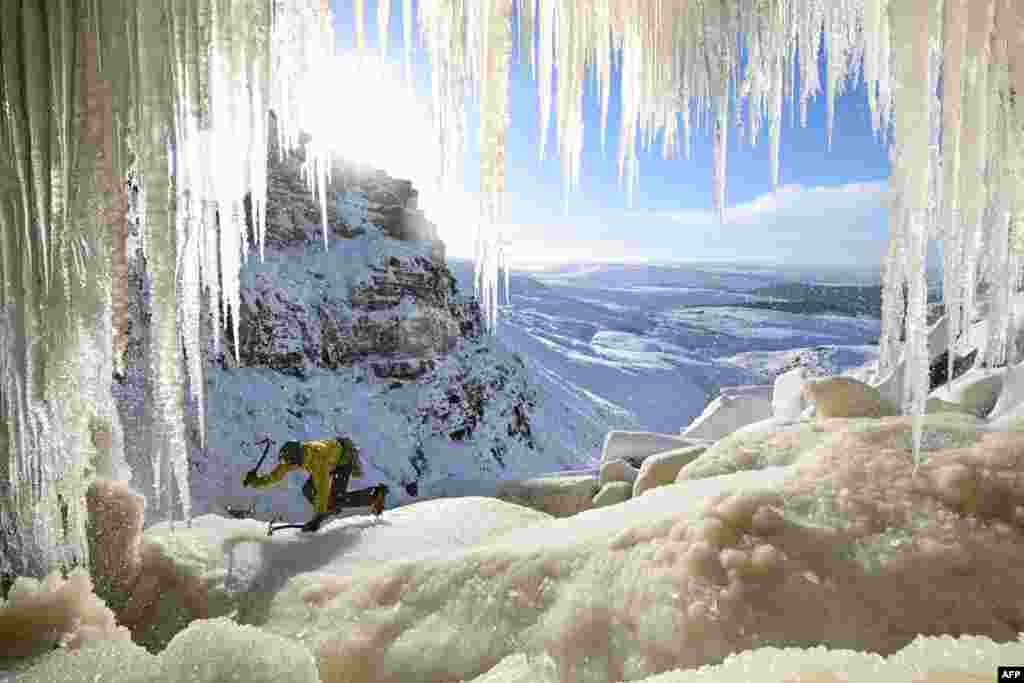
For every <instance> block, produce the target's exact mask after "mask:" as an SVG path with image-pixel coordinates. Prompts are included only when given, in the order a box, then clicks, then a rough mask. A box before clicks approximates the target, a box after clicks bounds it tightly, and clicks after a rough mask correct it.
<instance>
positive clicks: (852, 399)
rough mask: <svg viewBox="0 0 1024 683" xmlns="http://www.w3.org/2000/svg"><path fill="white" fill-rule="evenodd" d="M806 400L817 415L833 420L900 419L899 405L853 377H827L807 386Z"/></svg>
mask: <svg viewBox="0 0 1024 683" xmlns="http://www.w3.org/2000/svg"><path fill="white" fill-rule="evenodd" d="M803 392H804V397H805V399H806V400H807V401H808V402H810V403H813V404H814V414H815V416H816V417H819V418H830V417H845V418H850V417H883V416H886V415H897V414H898V413H899V410H898V409H897V407H896V405H895V404H893V403H892V402H890V401H888V400H887V399H885V397H884V396H882V394H881V392H879V390H878V389H876V388H875V387H872V386H871V385H869V384H865V383H864V382H858V381H857V380H855V379H853V378H850V377H828V378H825V379H818V380H811V381H809V382H806V383H805V384H804V389H803Z"/></svg>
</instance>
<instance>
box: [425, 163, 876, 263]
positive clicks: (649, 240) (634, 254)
mask: <svg viewBox="0 0 1024 683" xmlns="http://www.w3.org/2000/svg"><path fill="white" fill-rule="evenodd" d="M887 204H888V183H887V182H885V181H881V182H867V183H848V184H845V185H836V186H821V187H805V186H802V185H785V186H782V187H780V188H779V189H778V191H776V192H774V193H767V194H764V195H761V196H759V197H757V198H755V199H753V200H751V201H749V202H746V203H743V204H738V205H735V206H731V207H729V209H728V211H727V214H726V222H725V224H724V225H721V224H719V222H718V216H717V214H715V213H714V212H713V211H710V210H705V209H688V208H684V209H677V210H673V211H629V212H616V213H611V212H608V213H606V214H604V215H600V216H570V217H569V218H565V219H563V221H564V222H559V223H551V224H519V225H505V226H502V229H503V231H504V234H505V235H506V236H507V237H508V238H509V239H510V245H509V254H510V261H511V262H512V264H513V266H514V267H528V266H529V265H532V264H551V263H568V262H580V261H587V262H602V261H617V262H637V261H652V260H654V261H707V260H715V261H763V262H779V263H791V264H794V265H877V264H878V263H880V262H881V258H882V254H883V253H884V249H885V238H886V235H887V234H888V225H887V215H886V210H885V209H886V206H887ZM460 223H465V224H466V225H472V226H473V227H474V228H475V225H476V221H475V217H474V219H473V220H468V219H466V220H461V221H460V220H458V219H456V217H455V216H450V217H445V218H444V219H442V220H440V221H438V225H439V226H440V227H441V232H442V238H443V239H444V240H445V242H446V244H447V245H448V251H449V253H450V254H452V255H461V256H466V257H470V258H471V257H472V246H471V245H472V239H471V235H474V236H475V230H468V229H463V230H458V229H457V227H456V226H458V225H459V224H460Z"/></svg>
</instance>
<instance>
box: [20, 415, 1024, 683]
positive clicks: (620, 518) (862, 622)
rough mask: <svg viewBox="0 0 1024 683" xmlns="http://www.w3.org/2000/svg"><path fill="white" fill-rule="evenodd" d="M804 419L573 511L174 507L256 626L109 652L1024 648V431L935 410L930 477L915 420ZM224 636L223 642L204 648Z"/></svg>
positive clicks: (807, 662)
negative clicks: (706, 462)
mask: <svg viewBox="0 0 1024 683" xmlns="http://www.w3.org/2000/svg"><path fill="white" fill-rule="evenodd" d="M807 426H808V427H809V428H811V429H813V430H816V431H818V432H819V433H820V434H821V435H822V437H823V440H822V441H818V442H817V444H816V445H815V444H813V443H807V444H806V445H805V446H803V447H799V448H798V449H797V451H793V450H792V449H790V448H789V447H788V446H785V445H784V444H782V443H781V442H777V443H776V442H773V441H771V439H770V438H769V439H767V440H766V439H764V438H762V439H761V440H760V441H756V440H753V441H748V447H749V448H754V449H767V451H768V452H771V451H773V450H774V451H775V452H777V453H778V455H769V454H768V453H767V452H766V454H765V456H764V459H763V460H760V461H757V462H755V461H753V460H750V459H749V457H748V456H747V455H745V451H746V450H748V449H742V448H741V449H735V450H733V451H732V454H731V455H730V454H724V453H720V457H719V458H718V459H719V461H720V462H722V463H729V466H728V467H727V469H728V470H730V471H732V474H726V475H723V476H710V477H709V476H707V474H711V473H706V474H705V475H701V476H702V477H703V478H698V479H692V480H688V481H686V482H683V483H678V484H673V485H665V486H660V487H658V488H656V489H653V490H651V491H648V492H646V493H645V494H644V495H642V496H640V497H637V498H633V499H630V500H628V501H626V502H623V503H620V504H617V505H612V506H608V507H603V508H600V509H594V510H589V511H586V512H583V513H581V514H578V515H575V516H573V517H569V518H565V519H557V520H552V519H548V518H546V516H544V515H542V514H540V513H537V512H534V511H530V510H526V509H523V508H519V507H517V506H514V505H509V504H507V503H502V502H500V501H494V500H491V499H483V498H462V499H457V500H435V501H426V502H423V503H418V504H416V505H411V506H408V507H405V508H402V509H399V510H389V511H386V512H385V514H384V516H383V518H382V519H381V520H380V521H375V520H373V519H372V518H358V517H357V518H350V519H345V520H336V521H333V522H330V523H329V524H328V525H327V526H326V527H325V529H324V531H322V532H321V533H320V534H317V535H315V536H307V535H304V534H301V533H298V532H294V531H289V532H280V533H279V534H275V536H274V537H273V538H267V537H266V536H265V535H264V534H263V533H261V531H260V530H259V529H258V528H257V527H259V526H260V525H259V524H258V523H257V522H255V521H251V520H230V519H225V518H222V517H212V516H210V517H203V518H201V519H197V520H196V523H195V525H194V526H193V528H192V529H185V528H178V529H176V530H174V531H173V532H172V531H170V530H169V529H168V528H167V527H166V525H161V526H159V527H156V528H154V529H152V530H150V531H148V532H146V534H145V535H144V539H145V540H149V541H152V542H158V543H159V544H160V545H161V546H162V547H164V548H165V549H166V551H167V552H169V554H170V557H172V558H173V562H174V564H175V565H176V566H178V567H185V566H188V567H192V568H193V569H192V570H191V571H192V572H193V573H194V574H195V575H197V576H199V577H200V580H201V582H206V585H209V586H212V589H211V590H210V591H209V593H208V597H209V599H210V601H211V604H212V603H213V602H214V600H226V601H227V603H228V604H229V605H230V604H233V605H235V606H236V607H235V610H237V611H234V612H233V613H234V614H235V618H236V619H237V620H239V621H241V622H243V623H248V624H251V625H252V626H255V627H256V628H257V630H255V631H248V632H245V631H238V630H237V627H235V626H233V625H232V624H230V623H228V622H225V621H223V620H221V621H216V622H196V623H195V624H193V625H192V626H191V627H190V628H189V629H187V630H185V631H183V632H182V633H181V634H179V635H178V636H177V637H176V638H175V639H174V640H173V641H171V643H170V646H169V647H168V648H167V650H166V651H165V652H164V653H162V654H161V655H160V656H159V659H158V660H153V659H147V657H148V656H146V657H143V656H142V653H140V652H138V651H135V654H131V653H129V652H128V649H130V648H128V649H126V646H125V645H116V644H115V645H111V646H101V647H113V648H120V649H119V650H117V651H118V652H124V653H125V656H124V660H123V662H124V665H125V666H127V665H128V664H129V663H130V662H134V661H136V658H138V657H141V659H139V660H138V661H139V662H140V670H142V669H141V667H142V666H143V665H145V666H154V665H157V666H163V667H169V666H171V667H173V666H179V665H180V664H177V663H174V662H179V660H178V657H180V656H182V654H180V653H183V652H184V650H185V648H184V645H185V643H195V645H193V646H191V647H192V652H191V653H190V656H191V657H192V658H193V660H194V664H195V666H196V667H197V668H196V669H195V671H196V672H197V674H199V677H198V678H197V679H196V680H201V681H202V680H212V679H210V678H204V677H203V676H202V674H200V673H199V672H202V671H203V670H204V668H205V667H207V666H210V667H221V669H220V670H222V671H229V672H240V671H243V670H248V669H246V668H245V666H246V665H245V664H243V663H242V662H241V661H240V658H242V657H245V656H252V655H251V653H252V652H253V650H252V648H253V647H256V644H257V643H262V642H264V641H263V640H260V639H261V638H264V637H268V638H270V637H274V636H276V637H281V638H283V639H284V641H280V642H281V645H280V646H279V647H280V648H283V649H282V652H285V651H287V652H288V653H289V654H288V656H287V657H286V658H284V657H283V658H282V659H281V660H280V661H284V659H287V660H288V661H289V662H291V664H290V666H293V667H295V669H294V674H295V676H300V680H305V679H304V678H301V675H302V674H301V672H302V671H304V670H305V669H304V668H303V667H306V666H307V664H306V662H308V660H307V659H305V658H304V657H303V656H301V654H300V653H303V652H305V653H309V655H310V656H311V657H312V658H313V661H314V662H315V664H316V666H317V669H318V671H319V674H320V677H321V680H322V681H326V682H331V683H333V682H335V681H338V682H341V681H350V682H351V681H356V682H363V681H366V682H369V681H375V682H377V681H383V682H385V683H386V682H389V681H394V682H396V683H397V682H398V681H405V680H420V681H441V680H465V681H478V682H479V681H492V682H493V681H526V680H537V681H543V682H548V681H556V680H574V681H576V680H589V681H600V682H607V683H612V682H614V681H620V680H623V679H628V680H647V679H648V678H649V679H650V680H655V681H668V682H671V681H676V680H679V681H688V680H691V679H693V680H702V679H701V678H697V679H694V676H704V677H707V676H711V677H712V678H711V680H720V677H721V679H723V680H729V678H728V677H729V676H734V677H736V678H737V680H743V679H742V678H741V673H740V672H742V671H750V668H749V667H751V666H754V665H755V664H758V665H759V666H762V667H764V669H765V673H764V675H765V676H768V677H769V678H768V680H777V681H782V680H786V679H785V677H784V676H783V672H790V673H793V672H796V671H800V672H807V673H808V675H809V673H810V672H812V671H818V672H820V671H822V670H833V669H834V668H835V672H836V673H837V674H838V673H840V672H842V673H845V674H847V675H849V673H850V672H851V671H854V670H858V671H859V670H861V669H863V670H864V671H873V672H875V673H874V674H873V675H875V676H876V677H877V678H878V679H879V680H907V679H906V675H907V673H906V672H907V671H908V667H915V670H916V671H917V672H926V671H932V672H940V671H947V672H952V671H960V672H971V673H974V674H977V675H991V671H992V668H993V667H994V666H995V665H996V664H997V663H998V664H1004V665H1005V664H1012V663H1013V662H1012V661H1008V659H1007V658H1008V657H1013V656H1020V655H1018V654H1016V652H1017V650H1015V649H1013V648H1009V646H1004V647H1003V648H996V647H995V646H994V645H993V644H992V640H989V638H991V639H993V640H994V641H997V642H1002V643H1014V642H1016V641H1017V639H1018V631H1019V630H1020V629H1019V628H1017V625H1019V624H1020V623H1024V622H1022V620H1024V613H1021V611H1020V606H1019V605H1015V604H1014V603H1013V602H1012V601H1009V602H1008V601H1007V600H1006V596H1007V595H1014V594H1018V593H1019V592H1020V591H1021V590H1024V585H1022V584H1021V581H1022V579H1021V577H1020V576H1019V572H1018V571H1017V570H1016V567H1017V565H1018V562H1017V560H1018V559H1019V558H1020V557H1021V555H1022V553H1024V533H1022V531H1021V528H1022V525H1024V518H1022V517H1021V513H1020V510H1021V509H1024V505H1022V504H1024V497H1022V496H1024V493H1022V492H1021V491H1020V488H1019V486H1017V484H1016V483H1015V482H1016V479H1015V477H1013V476H1012V474H1013V473H1014V472H1016V471H1018V470H1019V468H1020V466H1021V459H1022V458H1024V439H1022V436H1021V434H1020V433H1019V432H1018V433H1009V432H993V431H988V430H986V429H984V428H983V426H982V425H980V424H979V422H978V421H977V420H973V419H968V418H963V417H958V416H951V415H946V416H935V417H929V418H928V419H927V424H926V426H925V429H926V434H931V437H930V438H926V440H925V444H924V446H923V449H922V450H923V459H922V462H921V464H920V467H919V468H918V470H917V472H916V474H915V473H914V469H915V468H914V462H913V453H912V443H913V433H912V431H913V430H912V420H911V419H910V418H886V419H883V420H855V421H850V420H831V421H823V422H815V423H807ZM767 435H768V432H767V431H763V435H762V436H767ZM799 440H800V439H798V441H799ZM713 450H714V449H712V451H708V454H710V453H712V452H713ZM783 451H787V452H789V453H791V454H792V455H790V456H783V455H782V453H783ZM695 463H696V461H695ZM774 463H778V464H774ZM173 538H176V539H177V540H173ZM171 541H173V542H171ZM218 595H220V596H222V597H221V598H218V597H217V596H218ZM779 605H784V606H785V608H784V609H779ZM223 608H224V607H223V606H222V607H221V608H219V609H223ZM0 615H2V612H0ZM204 629H206V630H205V631H204ZM232 629H236V630H234V631H233V630H232ZM204 633H206V634H208V635H205V636H204V635H203V634H204ZM215 633H216V634H217V635H216V636H215V635H214V634H215ZM243 633H245V635H244V636H243ZM235 634H237V635H235ZM917 634H953V635H954V636H955V635H959V634H974V635H979V636H986V638H980V639H974V640H970V639H967V642H968V643H970V645H971V647H973V648H974V650H973V654H970V655H965V656H961V655H963V654H964V651H962V650H961V648H962V647H965V643H964V642H957V641H953V640H952V639H949V638H948V637H946V638H944V639H941V640H937V641H932V644H931V645H930V646H928V647H925V645H924V644H923V643H922V642H917V643H914V644H913V645H911V642H912V641H913V640H914V639H915V637H916V636H917ZM213 637H216V638H217V639H219V640H220V644H219V646H218V647H217V648H216V649H214V650H211V651H209V652H208V654H207V655H202V654H199V652H200V651H203V652H205V651H206V648H205V647H200V646H199V643H200V642H202V641H203V640H204V639H205V638H213ZM265 642H266V643H267V645H268V646H269V644H270V643H271V642H279V641H272V640H266V641H265ZM908 645H910V649H909V650H908V651H905V652H901V650H902V649H903V648H905V647H907V646H908ZM815 646H824V648H830V649H831V650H846V651H851V650H852V651H857V652H858V653H859V654H854V653H852V652H826V651H825V649H824V648H817V647H815ZM780 647H787V648H791V649H789V650H786V651H780V650H778V649H777V648H780ZM1015 647H1017V648H1021V647H1022V646H1021V645H1016V646H1015ZM798 648H802V651H801V652H797V649H798ZM915 651H916V654H914V655H911V654H910V653H913V652H915ZM90 652H91V653H94V654H91V655H88V657H87V658H86V659H74V658H75V657H81V656H82V655H81V654H75V653H65V652H56V653H52V654H47V655H44V656H43V657H42V659H41V660H35V661H36V662H37V664H38V665H37V667H36V668H35V669H33V670H29V671H28V672H27V673H24V672H23V674H22V675H19V680H32V681H34V680H47V681H53V682H54V683H56V682H58V681H61V682H64V681H67V682H70V681H89V680H93V679H94V677H95V676H96V675H97V674H98V673H99V672H102V671H110V668H108V667H113V666H116V663H115V659H114V658H112V657H108V656H102V655H101V654H100V652H102V650H99V649H95V648H89V649H87V650H84V651H83V653H90ZM867 652H872V653H878V654H879V655H882V656H885V657H888V659H889V661H888V663H887V664H885V665H884V666H883V661H882V658H881V657H878V655H867V654H864V653H867ZM730 653H739V655H738V656H737V657H732V658H728V659H726V658H727V655H729V654H730ZM89 657H93V658H97V660H96V661H93V660H91V659H89ZM723 660H725V661H724V662H723ZM236 661H237V662H238V663H237V664H232V663H234V662H236ZM78 662H81V663H82V664H81V665H80V666H74V665H73V663H78ZM85 662H91V663H89V664H85ZM147 662H148V663H147ZM268 666H270V665H269V664H268ZM275 666H276V665H275ZM281 666H284V665H283V664H281ZM699 666H709V667H712V668H707V669H704V670H703V671H701V672H699V673H698V671H697V670H696V667H699ZM842 666H847V667H861V669H850V668H848V669H840V668H839V667H842ZM677 668H681V669H686V671H680V672H675V673H665V672H671V671H672V670H673V669H677ZM274 670H275V671H279V672H281V675H287V673H286V670H285V669H281V668H274ZM54 672H57V673H54ZM656 674H660V676H656ZM890 674H891V675H890ZM33 676H34V677H33ZM45 676H49V678H45ZM771 676H775V678H774V679H772V678H771ZM901 676H902V678H901ZM156 680H161V679H159V678H157V679H156ZM256 680H262V679H259V678H257V679H256ZM952 680H956V679H952Z"/></svg>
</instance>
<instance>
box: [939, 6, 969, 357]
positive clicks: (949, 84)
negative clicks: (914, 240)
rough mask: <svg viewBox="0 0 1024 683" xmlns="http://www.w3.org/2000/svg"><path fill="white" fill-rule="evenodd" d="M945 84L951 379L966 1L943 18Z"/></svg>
mask: <svg viewBox="0 0 1024 683" xmlns="http://www.w3.org/2000/svg"><path fill="white" fill-rule="evenodd" d="M943 20H944V23H943V79H942V80H943V85H942V91H943V92H942V119H943V120H942V124H943V125H942V127H943V133H942V150H943V172H944V174H945V177H944V179H943V184H942V189H943V193H942V216H941V219H940V220H941V221H942V226H943V230H944V235H943V243H942V246H943V282H942V298H943V301H944V303H945V306H946V324H947V326H948V328H947V329H948V336H947V338H948V340H949V343H948V348H947V351H948V361H949V364H948V367H947V376H948V377H952V376H953V364H954V362H955V361H956V353H957V342H958V340H959V337H960V333H961V331H962V330H963V327H962V321H963V291H962V290H961V288H960V282H959V278H958V274H959V270H960V268H961V267H962V265H963V232H962V230H961V219H960V187H961V186H960V169H961V151H960V150H961V147H960V141H961V124H962V121H963V117H962V103H963V72H962V65H963V59H964V49H965V40H966V37H967V31H966V29H967V17H966V7H965V5H964V0H946V2H945V7H944V16H943Z"/></svg>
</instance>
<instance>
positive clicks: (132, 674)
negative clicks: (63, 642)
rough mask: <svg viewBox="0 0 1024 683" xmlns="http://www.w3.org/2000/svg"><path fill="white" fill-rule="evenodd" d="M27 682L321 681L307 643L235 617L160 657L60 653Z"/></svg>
mask: <svg viewBox="0 0 1024 683" xmlns="http://www.w3.org/2000/svg"><path fill="white" fill-rule="evenodd" d="M18 680H19V681H24V682H25V683H95V682H96V681H117V682H118V683H180V682H181V681H188V682H189V683H220V682H222V681H245V682H246V683H277V682H278V681H283V680H285V681H294V682H296V683H318V682H319V681H320V677H319V675H318V673H317V670H316V664H315V662H314V660H313V656H312V654H311V653H310V652H309V651H308V650H307V649H305V648H304V647H302V646H301V645H299V644H297V643H295V642H293V641H290V640H287V639H285V638H281V637H278V636H275V635H272V634H268V633H267V632H265V631H262V630H261V629H258V628H253V627H251V626H239V625H238V624H236V623H234V622H233V621H231V620H230V619H223V618H222V619H212V620H201V621H196V622H193V623H192V624H191V625H190V626H189V627H188V628H186V629H185V630H184V631H182V632H181V633H179V634H178V635H176V636H175V637H174V639H173V640H172V641H171V642H170V644H169V645H168V646H167V649H166V650H164V651H163V652H162V653H160V655H158V656H153V655H151V654H149V653H148V652H146V650H144V649H143V648H141V647H139V646H137V645H134V644H131V643H111V644H102V645H97V646H93V647H90V648H87V649H85V650H82V651H81V652H78V653H73V654H63V653H56V654H52V655H50V656H48V657H47V658H45V659H44V660H43V661H42V662H41V663H39V664H38V665H37V666H35V667H33V668H32V669H30V670H29V671H28V672H27V673H26V674H25V675H24V676H23V677H21V678H19V679H18Z"/></svg>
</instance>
